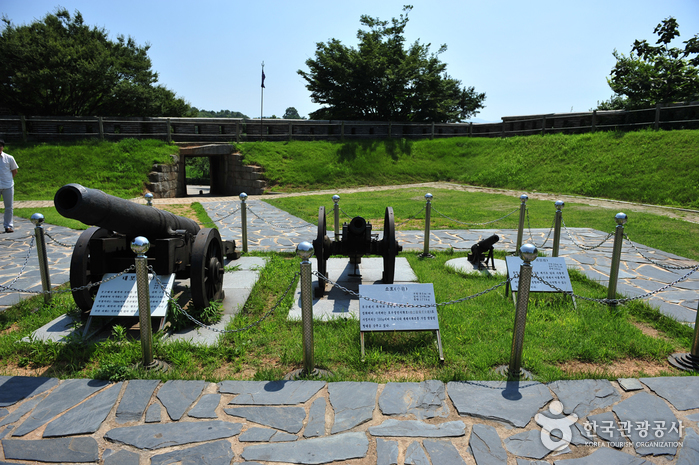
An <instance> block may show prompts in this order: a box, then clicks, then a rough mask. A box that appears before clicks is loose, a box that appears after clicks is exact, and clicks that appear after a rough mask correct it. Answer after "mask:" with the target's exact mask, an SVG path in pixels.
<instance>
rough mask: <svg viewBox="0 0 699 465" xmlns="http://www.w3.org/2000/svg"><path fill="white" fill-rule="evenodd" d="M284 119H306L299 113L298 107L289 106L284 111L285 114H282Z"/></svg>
mask: <svg viewBox="0 0 699 465" xmlns="http://www.w3.org/2000/svg"><path fill="white" fill-rule="evenodd" d="M282 118H283V119H306V118H302V117H301V115H299V112H298V110H297V109H296V108H294V107H289V108H287V109H286V111H285V112H284V115H283V116H282Z"/></svg>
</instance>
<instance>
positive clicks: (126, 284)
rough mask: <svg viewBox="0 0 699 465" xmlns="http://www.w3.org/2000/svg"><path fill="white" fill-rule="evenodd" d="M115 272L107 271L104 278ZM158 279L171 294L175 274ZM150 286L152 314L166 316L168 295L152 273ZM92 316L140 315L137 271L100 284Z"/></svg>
mask: <svg viewBox="0 0 699 465" xmlns="http://www.w3.org/2000/svg"><path fill="white" fill-rule="evenodd" d="M115 274H117V273H107V274H105V275H104V278H103V279H107V278H110V277H112V276H114V275H115ZM158 279H159V280H160V282H161V283H162V285H163V286H164V287H165V289H166V290H167V295H170V293H171V292H172V286H173V285H174V284H175V274H174V273H173V274H171V275H170V276H158ZM148 288H149V291H150V314H151V316H152V317H160V318H162V317H165V315H166V314H167V309H168V298H167V295H166V294H165V291H164V290H163V288H162V287H161V286H160V284H158V282H157V281H156V280H155V279H153V275H152V274H150V273H149V274H148ZM90 316H112V317H115V316H138V289H137V286H136V273H125V274H123V275H122V276H120V277H118V278H116V279H112V280H111V281H107V282H106V283H102V284H100V287H99V290H98V291H97V295H96V296H95V303H94V304H93V305H92V311H91V312H90Z"/></svg>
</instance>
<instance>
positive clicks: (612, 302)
mask: <svg viewBox="0 0 699 465" xmlns="http://www.w3.org/2000/svg"><path fill="white" fill-rule="evenodd" d="M697 270H699V265H696V266H695V267H693V268H692V270H691V271H690V272H689V273H687V274H685V275H684V276H682V277H681V278H679V279H676V280H675V281H673V282H671V283H670V284H666V285H664V286H663V287H661V288H659V289H656V290H654V291H650V292H646V293H645V294H641V295H637V296H634V297H627V298H625V299H593V298H591V297H585V296H581V295H577V294H575V293H573V292H571V291H564V290H563V289H561V288H560V287H557V286H556V285H554V284H551V283H549V282H548V281H546V280H545V279H544V278H541V277H539V276H537V274H536V273H533V274H532V277H533V278H536V279H538V280H539V281H540V282H542V283H544V284H545V285H547V286H548V287H550V288H552V289H555V290H556V291H557V292H560V293H562V294H565V295H569V296H572V297H576V298H578V299H582V300H587V301H589V302H597V303H600V304H604V305H620V304H625V303H626V302H631V301H633V300H640V299H645V298H646V297H650V296H653V295H655V294H659V293H661V292H663V291H665V290H666V289H669V288H671V287H673V286H674V285H675V284H677V283H679V282H682V281H684V280H685V279H687V278H689V277H690V276H691V275H692V274H694V273H695V272H696V271H697Z"/></svg>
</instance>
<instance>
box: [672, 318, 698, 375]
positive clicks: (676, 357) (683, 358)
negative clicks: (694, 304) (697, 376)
mask: <svg viewBox="0 0 699 465" xmlns="http://www.w3.org/2000/svg"><path fill="white" fill-rule="evenodd" d="M667 361H668V362H670V365H672V366H674V367H676V368H679V369H680V370H684V371H699V308H697V317H696V320H695V321H694V338H693V339H692V348H691V349H690V351H689V353H675V354H672V355H670V356H669V357H668V358H667Z"/></svg>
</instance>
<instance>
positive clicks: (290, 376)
mask: <svg viewBox="0 0 699 465" xmlns="http://www.w3.org/2000/svg"><path fill="white" fill-rule="evenodd" d="M331 376H333V373H332V372H331V371H328V370H321V369H319V368H314V369H313V371H311V372H310V373H306V370H304V369H303V368H299V369H298V370H294V371H292V372H290V373H287V374H286V375H284V379H285V380H286V381H295V380H297V379H309V378H329V377H331Z"/></svg>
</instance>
